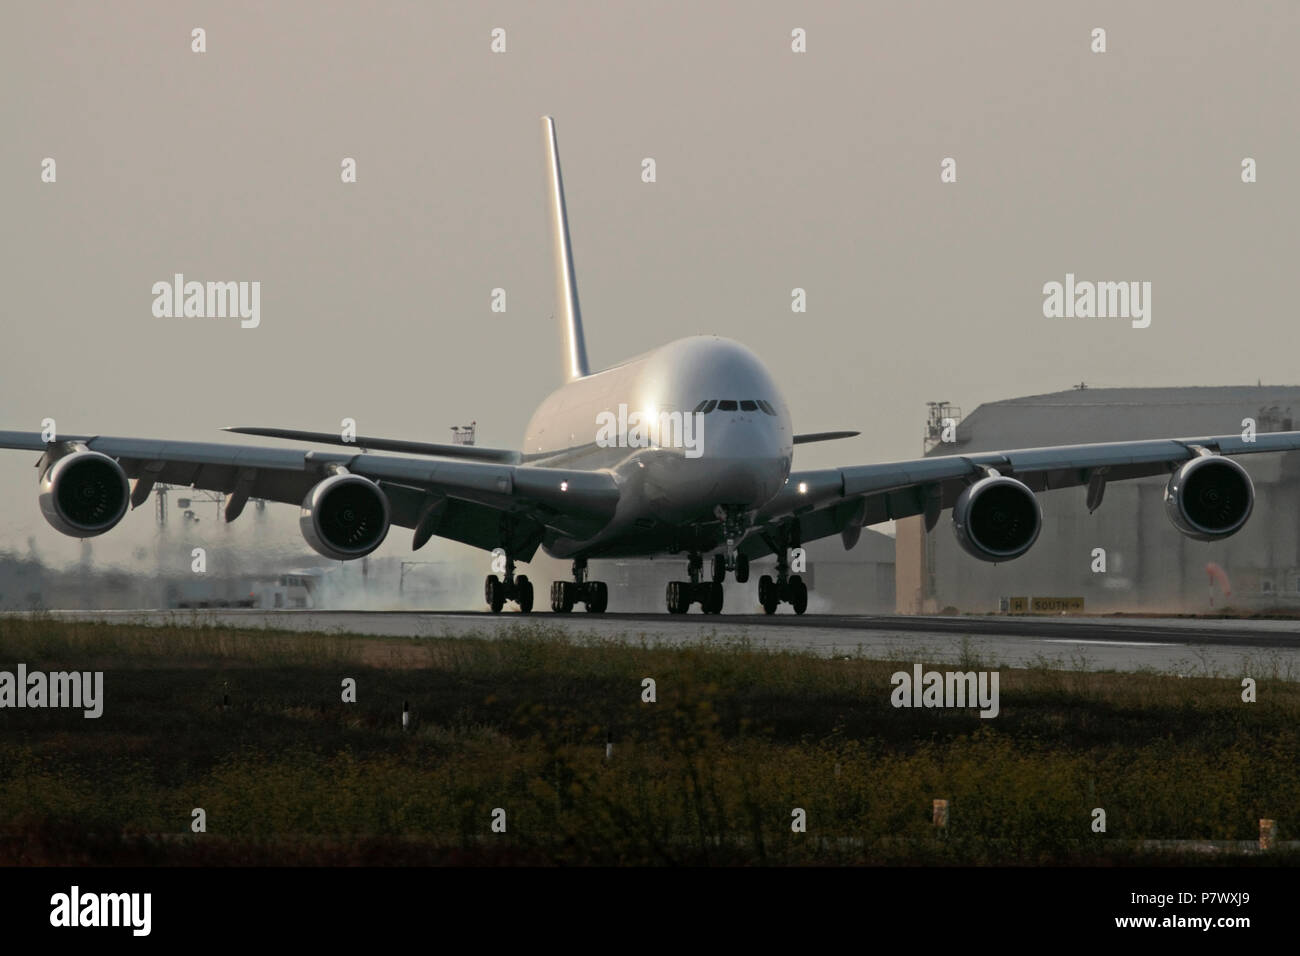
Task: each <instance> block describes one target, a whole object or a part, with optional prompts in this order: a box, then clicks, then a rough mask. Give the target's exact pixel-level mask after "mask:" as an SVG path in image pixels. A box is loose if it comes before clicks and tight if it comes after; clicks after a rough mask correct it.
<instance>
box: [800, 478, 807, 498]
mask: <svg viewBox="0 0 1300 956" xmlns="http://www.w3.org/2000/svg"><path fill="white" fill-rule="evenodd" d="M799 494H801V495H806V494H808V482H806V481H801V482H799Z"/></svg>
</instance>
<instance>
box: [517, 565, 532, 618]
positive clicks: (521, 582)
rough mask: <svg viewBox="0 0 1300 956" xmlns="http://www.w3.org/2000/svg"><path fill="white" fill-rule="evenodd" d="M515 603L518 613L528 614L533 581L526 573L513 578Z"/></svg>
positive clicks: (530, 608) (530, 606)
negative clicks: (517, 606)
mask: <svg viewBox="0 0 1300 956" xmlns="http://www.w3.org/2000/svg"><path fill="white" fill-rule="evenodd" d="M515 603H517V604H518V605H519V613H520V614H528V613H530V612H531V611H532V609H533V582H532V581H530V580H528V575H526V574H521V575H519V577H517V578H515Z"/></svg>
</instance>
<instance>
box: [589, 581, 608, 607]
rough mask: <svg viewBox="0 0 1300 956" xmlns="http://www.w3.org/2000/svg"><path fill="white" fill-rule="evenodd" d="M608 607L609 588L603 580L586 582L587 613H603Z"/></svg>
mask: <svg viewBox="0 0 1300 956" xmlns="http://www.w3.org/2000/svg"><path fill="white" fill-rule="evenodd" d="M607 607H609V588H608V587H606V586H605V582H604V581H589V582H587V613H588V614H604V613H605V608H607Z"/></svg>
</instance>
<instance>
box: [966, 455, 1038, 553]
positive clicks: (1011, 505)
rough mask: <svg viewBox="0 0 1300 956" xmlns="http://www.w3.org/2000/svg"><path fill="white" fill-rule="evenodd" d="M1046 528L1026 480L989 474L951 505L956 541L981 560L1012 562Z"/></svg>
mask: <svg viewBox="0 0 1300 956" xmlns="http://www.w3.org/2000/svg"><path fill="white" fill-rule="evenodd" d="M1042 528H1043V510H1042V508H1040V507H1039V505H1038V498H1037V497H1035V495H1034V493H1033V492H1032V491H1031V490H1030V489H1029V486H1028V485H1026V484H1025V483H1024V482H1023V481H1017V480H1016V479H1014V478H1008V477H1007V476H1005V475H989V476H988V477H986V478H981V479H980V480H979V481H977V482H975V483H974V484H972V485H970V486H969V487H967V488H966V490H965V491H963V492H962V493H961V494H960V495H959V496H958V498H957V503H956V504H954V505H953V506H952V529H953V532H954V533H955V534H956V535H957V542H958V544H960V545H961V546H962V548H964V549H965V551H966V553H967V554H970V555H972V556H974V557H976V558H979V559H980V560H981V561H1010V560H1011V559H1012V558H1018V557H1020V556H1021V555H1022V554H1024V553H1025V552H1026V551H1028V550H1029V549H1030V548H1031V547H1033V544H1034V542H1035V541H1037V540H1038V532H1039V531H1041V530H1042Z"/></svg>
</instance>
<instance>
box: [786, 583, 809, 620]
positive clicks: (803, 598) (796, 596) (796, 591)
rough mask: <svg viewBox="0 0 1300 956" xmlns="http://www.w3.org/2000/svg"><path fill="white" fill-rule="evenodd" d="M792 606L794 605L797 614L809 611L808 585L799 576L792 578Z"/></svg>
mask: <svg viewBox="0 0 1300 956" xmlns="http://www.w3.org/2000/svg"><path fill="white" fill-rule="evenodd" d="M790 604H791V605H793V607H794V613H796V614H802V613H803V612H804V611H806V610H808V585H806V584H804V583H803V578H801V577H799V575H797V574H796V575H793V576H792V577H791V578H790Z"/></svg>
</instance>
